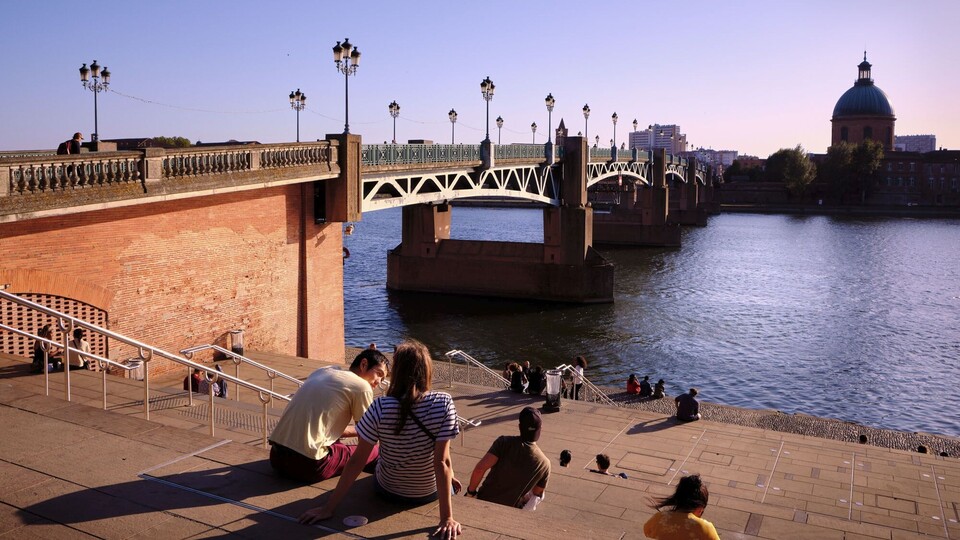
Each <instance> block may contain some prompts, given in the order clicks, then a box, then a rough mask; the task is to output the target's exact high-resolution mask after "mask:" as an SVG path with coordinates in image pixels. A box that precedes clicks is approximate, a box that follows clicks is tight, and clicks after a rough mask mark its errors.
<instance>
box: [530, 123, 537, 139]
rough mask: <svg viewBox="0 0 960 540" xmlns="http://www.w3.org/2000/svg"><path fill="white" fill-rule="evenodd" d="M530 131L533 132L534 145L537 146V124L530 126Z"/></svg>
mask: <svg viewBox="0 0 960 540" xmlns="http://www.w3.org/2000/svg"><path fill="white" fill-rule="evenodd" d="M530 131H532V132H533V144H537V123H536V122H534V123H532V124H530Z"/></svg>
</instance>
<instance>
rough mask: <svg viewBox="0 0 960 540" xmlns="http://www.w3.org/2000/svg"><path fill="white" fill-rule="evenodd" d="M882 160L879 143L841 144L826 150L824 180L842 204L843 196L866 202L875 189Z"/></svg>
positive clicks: (823, 169)
mask: <svg viewBox="0 0 960 540" xmlns="http://www.w3.org/2000/svg"><path fill="white" fill-rule="evenodd" d="M882 159H883V145H882V144H880V143H879V142H877V141H874V140H866V141H864V142H862V143H860V144H851V143H848V142H845V141H841V142H840V143H837V144H835V145H833V146H831V147H830V148H829V149H828V150H827V158H826V160H825V161H824V162H823V167H822V173H821V178H822V179H823V181H824V182H826V183H827V184H829V185H830V186H831V190H832V191H833V194H834V195H835V196H836V197H837V198H838V199H839V200H840V201H841V202H843V199H844V197H847V198H848V199H849V198H850V197H856V199H858V200H859V202H860V203H863V202H864V201H866V199H867V196H868V195H869V194H870V192H871V191H872V190H873V187H874V185H875V183H876V179H875V174H876V172H877V171H878V170H879V169H880V161H881V160H882Z"/></svg>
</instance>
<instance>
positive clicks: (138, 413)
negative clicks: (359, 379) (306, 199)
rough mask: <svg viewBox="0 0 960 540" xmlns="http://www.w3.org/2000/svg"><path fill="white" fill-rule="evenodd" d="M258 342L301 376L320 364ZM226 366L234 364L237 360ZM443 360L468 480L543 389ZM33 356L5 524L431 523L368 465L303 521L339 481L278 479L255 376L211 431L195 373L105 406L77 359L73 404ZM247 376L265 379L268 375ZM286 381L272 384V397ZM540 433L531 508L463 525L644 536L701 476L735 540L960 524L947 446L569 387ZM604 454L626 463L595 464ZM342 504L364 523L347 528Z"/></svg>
mask: <svg viewBox="0 0 960 540" xmlns="http://www.w3.org/2000/svg"><path fill="white" fill-rule="evenodd" d="M355 353H356V351H347V353H346V356H347V357H352V356H353V354H355ZM249 356H250V357H251V358H252V359H253V360H256V361H257V362H260V363H262V364H266V365H269V366H271V367H273V368H274V369H276V370H278V371H283V372H285V373H287V374H288V375H290V376H291V377H292V378H295V379H301V378H303V377H305V376H306V375H308V374H309V373H310V372H311V371H312V370H314V369H316V368H318V367H320V365H321V364H320V363H319V362H317V361H314V360H309V359H301V358H294V357H285V356H281V355H270V354H257V353H249ZM222 363H223V364H224V366H223V367H224V371H225V372H226V373H227V374H228V375H229V374H231V373H232V369H233V364H232V362H231V361H224V362H222ZM440 366H443V362H442V361H438V362H437V368H438V369H437V370H436V375H437V380H435V381H434V389H435V390H442V391H447V392H449V393H450V394H451V395H453V397H454V400H455V403H456V406H457V410H458V413H459V414H460V415H461V416H462V417H464V418H468V419H471V420H472V421H474V423H477V424H479V425H477V426H471V427H466V428H465V429H464V430H463V432H462V434H461V436H460V437H459V438H458V439H457V440H456V441H455V442H454V443H453V444H452V445H451V452H452V456H453V462H454V469H455V471H456V473H457V477H458V478H460V479H461V480H463V481H466V480H467V479H468V478H469V475H470V472H471V470H472V468H473V466H474V465H475V464H476V463H477V461H478V460H479V459H480V458H481V457H482V456H483V455H484V454H485V453H486V451H487V449H488V448H489V447H490V445H491V443H492V442H493V441H494V440H495V439H496V438H497V437H498V436H500V435H513V434H516V433H517V427H518V423H517V418H518V414H519V411H520V410H521V409H522V408H523V407H524V406H527V405H534V406H540V405H541V404H542V402H543V401H542V398H532V397H529V396H522V395H517V394H513V393H510V392H506V391H503V390H501V389H498V388H492V387H489V386H479V385H471V384H464V383H458V382H453V381H452V379H454V378H455V377H451V376H450V375H451V374H452V373H453V371H454V370H453V368H451V367H449V366H448V367H447V368H446V369H441V368H440ZM29 367H30V366H29V362H28V361H27V360H26V359H24V358H18V357H12V356H2V355H0V425H2V427H3V436H2V437H0V486H2V487H0V537H10V538H88V537H98V538H165V539H166V538H206V537H221V536H234V535H235V536H238V537H249V538H276V537H281V538H316V537H349V538H384V539H387V538H390V539H393V538H423V537H425V536H426V535H427V534H429V532H431V531H432V530H433V528H434V527H435V526H436V523H437V518H438V508H437V504H436V503H431V504H426V505H422V506H417V507H413V508H410V507H402V506H396V505H393V504H390V503H386V502H383V501H382V500H380V499H379V498H378V497H376V496H375V494H374V493H373V482H372V478H370V477H369V476H368V475H366V474H361V476H360V479H359V480H358V481H357V483H356V484H355V485H354V488H353V490H352V491H351V493H350V495H349V496H348V497H347V499H346V500H345V501H344V503H343V504H342V506H341V508H340V509H339V511H338V513H337V515H336V516H334V517H333V518H332V519H330V520H328V521H327V522H324V523H323V525H322V526H319V527H306V526H302V525H299V524H297V523H296V516H298V515H300V514H301V513H302V512H303V511H304V510H306V509H307V508H310V507H312V506H315V505H317V504H318V503H317V500H318V498H319V500H320V501H323V500H324V497H323V495H324V493H325V492H327V491H330V490H332V489H333V488H334V487H335V485H336V479H331V480H328V481H325V482H321V483H318V484H314V485H306V486H304V485H298V484H295V483H291V482H288V481H285V480H282V479H279V478H277V477H276V476H274V475H273V473H272V471H271V469H270V466H269V463H268V461H267V456H268V454H267V450H266V449H264V447H263V427H264V420H263V416H264V415H263V410H264V408H263V406H262V403H261V401H260V398H259V396H258V395H257V393H256V392H253V391H250V390H249V389H242V390H241V391H240V395H239V397H240V399H239V400H235V399H233V398H235V397H236V392H237V388H236V387H231V389H230V391H231V394H232V396H231V399H220V398H215V399H214V402H213V411H214V420H215V421H214V427H213V430H214V432H213V435H211V433H210V431H211V428H210V423H209V412H210V407H211V404H210V400H209V398H207V397H206V396H194V397H193V400H192V404H191V398H190V396H189V395H188V393H187V392H185V391H183V390H182V387H181V380H182V378H183V376H184V375H185V374H186V373H185V372H184V373H180V374H172V375H170V376H167V377H158V378H156V380H152V382H151V387H150V388H151V389H150V400H149V401H150V404H151V408H150V412H149V415H150V419H149V420H147V419H146V418H145V416H146V412H145V410H144V407H143V401H144V383H143V382H142V381H137V380H133V379H125V378H120V377H115V376H108V377H107V387H108V391H107V399H106V410H104V397H103V395H104V394H103V377H102V375H101V374H100V373H96V372H91V371H86V370H80V371H74V372H72V373H71V374H70V375H71V378H70V382H71V385H70V401H67V400H66V399H65V396H66V391H65V382H66V376H65V374H64V373H62V372H61V373H54V374H51V375H50V376H49V381H46V380H45V378H44V375H42V374H40V375H37V374H31V373H29ZM206 367H208V368H209V367H210V364H209V363H207V364H206ZM245 380H246V381H249V383H251V384H256V385H258V386H261V387H267V386H266V385H268V384H269V381H268V379H267V376H266V374H264V373H263V372H260V373H259V374H257V373H256V372H250V374H249V377H248V378H245ZM460 380H464V379H460ZM288 382H289V381H288ZM48 384H49V395H47V385H48ZM293 387H294V388H295V385H293ZM290 391H292V390H291V389H289V388H288V389H283V390H281V388H280V387H279V385H278V388H277V392H278V393H288V392H290ZM275 405H276V407H275V408H272V409H271V408H269V407H268V408H267V414H266V416H267V418H266V421H265V424H266V427H267V429H268V430H269V428H270V427H271V426H272V424H273V423H274V422H275V421H276V418H277V417H278V415H279V414H280V412H281V410H282V404H281V403H279V402H278V403H275ZM539 445H540V447H541V448H542V449H543V451H544V452H545V453H546V454H547V456H548V457H550V458H551V460H552V462H553V471H552V474H551V477H550V481H549V485H548V487H547V493H546V499H545V500H544V502H543V503H541V505H540V507H539V508H538V510H537V511H536V512H533V513H529V512H522V511H520V510H516V509H513V508H507V507H503V506H498V505H493V504H490V503H485V502H483V501H478V500H475V499H467V498H465V497H455V500H454V516H455V518H456V519H457V520H458V521H460V522H461V523H462V524H463V526H464V530H465V536H466V537H467V538H544V539H546V538H551V539H552V538H557V537H563V538H578V539H579V538H613V539H620V538H642V537H643V534H642V525H643V523H644V522H645V521H646V520H647V519H648V518H649V517H650V516H651V515H652V513H653V510H651V509H650V508H649V506H648V503H649V500H650V498H651V497H662V496H665V495H668V494H670V493H672V491H673V489H674V488H675V486H676V483H677V481H678V480H679V478H680V477H681V476H684V475H687V474H693V473H699V474H701V475H702V476H703V478H704V480H705V481H706V483H707V485H708V487H709V489H710V493H711V498H710V505H709V507H708V508H707V510H706V513H705V514H704V517H705V518H707V519H709V520H710V521H712V522H713V523H714V524H715V525H716V526H717V529H718V530H719V531H720V533H721V536H722V537H723V538H726V539H729V538H764V539H771V540H779V539H789V538H811V539H836V540H842V539H847V540H855V539H856V540H866V539H876V538H883V539H887V540H894V539H896V540H901V539H919V538H960V525H958V523H957V522H958V517H960V516H958V511H960V463H958V461H957V460H956V459H954V458H942V457H939V456H934V455H921V454H916V453H910V452H903V451H897V450H888V449H884V448H877V447H872V446H865V445H857V444H851V443H845V442H837V441H831V440H826V439H817V438H812V437H805V436H802V435H794V434H788V433H779V432H771V431H764V430H761V429H756V428H748V427H740V426H732V425H728V424H721V423H714V422H710V421H709V420H703V421H700V422H695V423H691V424H677V423H676V422H674V421H673V420H672V419H671V418H669V417H665V416H663V415H660V414H656V413H652V412H645V411H638V410H633V409H624V408H618V407H613V406H608V405H603V404H597V403H588V402H571V401H563V403H562V407H561V409H560V411H559V412H556V413H551V414H544V417H543V434H542V437H541V439H540V442H539ZM564 449H567V450H570V451H571V452H572V455H573V461H572V462H571V463H570V465H569V466H568V467H560V466H559V464H558V460H557V456H559V454H560V452H561V450H564ZM599 453H605V454H607V455H609V457H610V458H611V461H612V463H613V466H612V467H611V470H612V472H614V473H621V472H622V473H624V475H623V476H625V477H618V476H606V475H600V474H596V473H593V472H590V468H591V467H594V463H593V458H594V456H595V455H597V454H599ZM349 516H362V517H363V518H365V520H366V522H365V524H363V525H361V526H348V525H346V524H345V521H344V519H345V518H347V517H349Z"/></svg>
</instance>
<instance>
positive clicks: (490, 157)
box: [480, 139, 496, 169]
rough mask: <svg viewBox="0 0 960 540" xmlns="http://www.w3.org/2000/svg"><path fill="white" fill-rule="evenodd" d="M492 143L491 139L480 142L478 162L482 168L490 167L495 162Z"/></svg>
mask: <svg viewBox="0 0 960 540" xmlns="http://www.w3.org/2000/svg"><path fill="white" fill-rule="evenodd" d="M494 148H495V147H494V144H493V141H491V140H489V139H488V140H485V141H483V142H481V143H480V162H481V167H483V168H484V169H492V168H493V166H494V164H495V163H496V156H495V155H494V154H495V150H494Z"/></svg>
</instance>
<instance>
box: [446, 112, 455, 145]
mask: <svg viewBox="0 0 960 540" xmlns="http://www.w3.org/2000/svg"><path fill="white" fill-rule="evenodd" d="M447 118H449V119H450V144H456V142H455V141H456V134H457V132H456V129H457V111H455V110H453V109H450V112H448V113H447Z"/></svg>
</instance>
